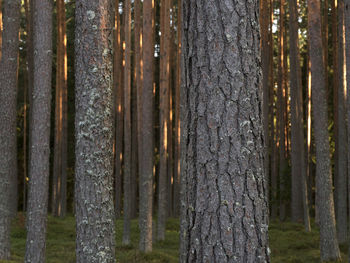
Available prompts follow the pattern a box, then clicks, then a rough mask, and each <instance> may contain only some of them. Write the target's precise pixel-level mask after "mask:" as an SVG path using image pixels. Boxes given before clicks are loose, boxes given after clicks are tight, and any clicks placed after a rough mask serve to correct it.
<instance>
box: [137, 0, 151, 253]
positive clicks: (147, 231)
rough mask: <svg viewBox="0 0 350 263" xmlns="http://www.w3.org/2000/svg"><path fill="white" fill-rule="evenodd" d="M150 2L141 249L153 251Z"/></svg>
mask: <svg viewBox="0 0 350 263" xmlns="http://www.w3.org/2000/svg"><path fill="white" fill-rule="evenodd" d="M153 7H154V1H153V0H144V1H143V43H144V45H143V47H142V55H143V57H142V59H143V88H142V106H141V107H142V117H141V120H142V121H141V122H142V125H141V127H142V128H141V131H142V153H143V155H142V159H141V160H140V162H141V167H142V173H141V174H140V185H139V189H140V204H142V205H141V206H140V217H139V220H140V222H139V225H140V250H141V251H143V252H150V251H152V204H153V195H152V193H153V126H152V124H153V58H154V45H153V43H154V38H153V21H154V20H153Z"/></svg>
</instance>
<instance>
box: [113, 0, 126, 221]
mask: <svg viewBox="0 0 350 263" xmlns="http://www.w3.org/2000/svg"><path fill="white" fill-rule="evenodd" d="M115 6H116V11H115V22H114V23H115V28H116V30H115V36H114V69H113V83H114V84H113V89H115V97H116V98H115V100H116V101H115V103H116V121H115V126H116V128H115V168H114V169H115V171H114V173H115V215H116V217H117V218H119V217H120V216H121V209H122V174H123V171H122V163H123V129H124V128H123V127H124V126H123V120H124V118H123V115H124V113H123V108H124V106H123V93H124V92H123V89H124V86H123V84H122V83H123V81H122V79H123V78H122V74H123V46H122V40H121V30H120V27H121V23H120V14H119V0H116V1H115Z"/></svg>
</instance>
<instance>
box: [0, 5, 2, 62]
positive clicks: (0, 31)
mask: <svg viewBox="0 0 350 263" xmlns="http://www.w3.org/2000/svg"><path fill="white" fill-rule="evenodd" d="M1 4H2V1H0V59H1V54H2V52H1V51H2V31H3V28H2V6H1Z"/></svg>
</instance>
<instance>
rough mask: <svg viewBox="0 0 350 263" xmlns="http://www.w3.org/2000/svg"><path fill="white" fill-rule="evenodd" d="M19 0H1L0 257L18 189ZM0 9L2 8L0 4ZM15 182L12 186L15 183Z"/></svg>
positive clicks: (4, 251)
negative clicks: (15, 192)
mask: <svg viewBox="0 0 350 263" xmlns="http://www.w3.org/2000/svg"><path fill="white" fill-rule="evenodd" d="M20 5H21V1H19V0H17V1H10V0H6V1H3V10H4V24H3V35H2V37H3V42H2V48H1V51H2V56H1V58H0V72H1V74H0V152H1V157H0V200H1V202H0V211H1V212H0V260H2V259H9V258H10V219H11V216H13V213H14V212H15V211H14V210H13V209H17V202H16V201H17V199H15V204H16V206H15V207H13V206H12V204H13V201H12V200H13V198H14V197H15V198H16V195H15V196H14V194H13V191H16V190H17V137H16V136H17V131H16V117H17V111H16V105H17V63H18V62H17V60H18V43H19V42H18V31H19V25H20V12H19V9H20ZM0 8H1V7H0ZM14 184H15V185H14Z"/></svg>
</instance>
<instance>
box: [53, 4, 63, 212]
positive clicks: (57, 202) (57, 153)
mask: <svg viewBox="0 0 350 263" xmlns="http://www.w3.org/2000/svg"><path fill="white" fill-rule="evenodd" d="M56 5H57V28H58V32H57V69H56V104H55V115H56V116H55V144H54V164H53V185H52V214H53V215H54V216H60V217H64V216H65V215H66V202H67V194H66V193H67V39H66V22H65V17H66V15H65V4H64V1H63V0H58V1H57V2H56Z"/></svg>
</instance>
